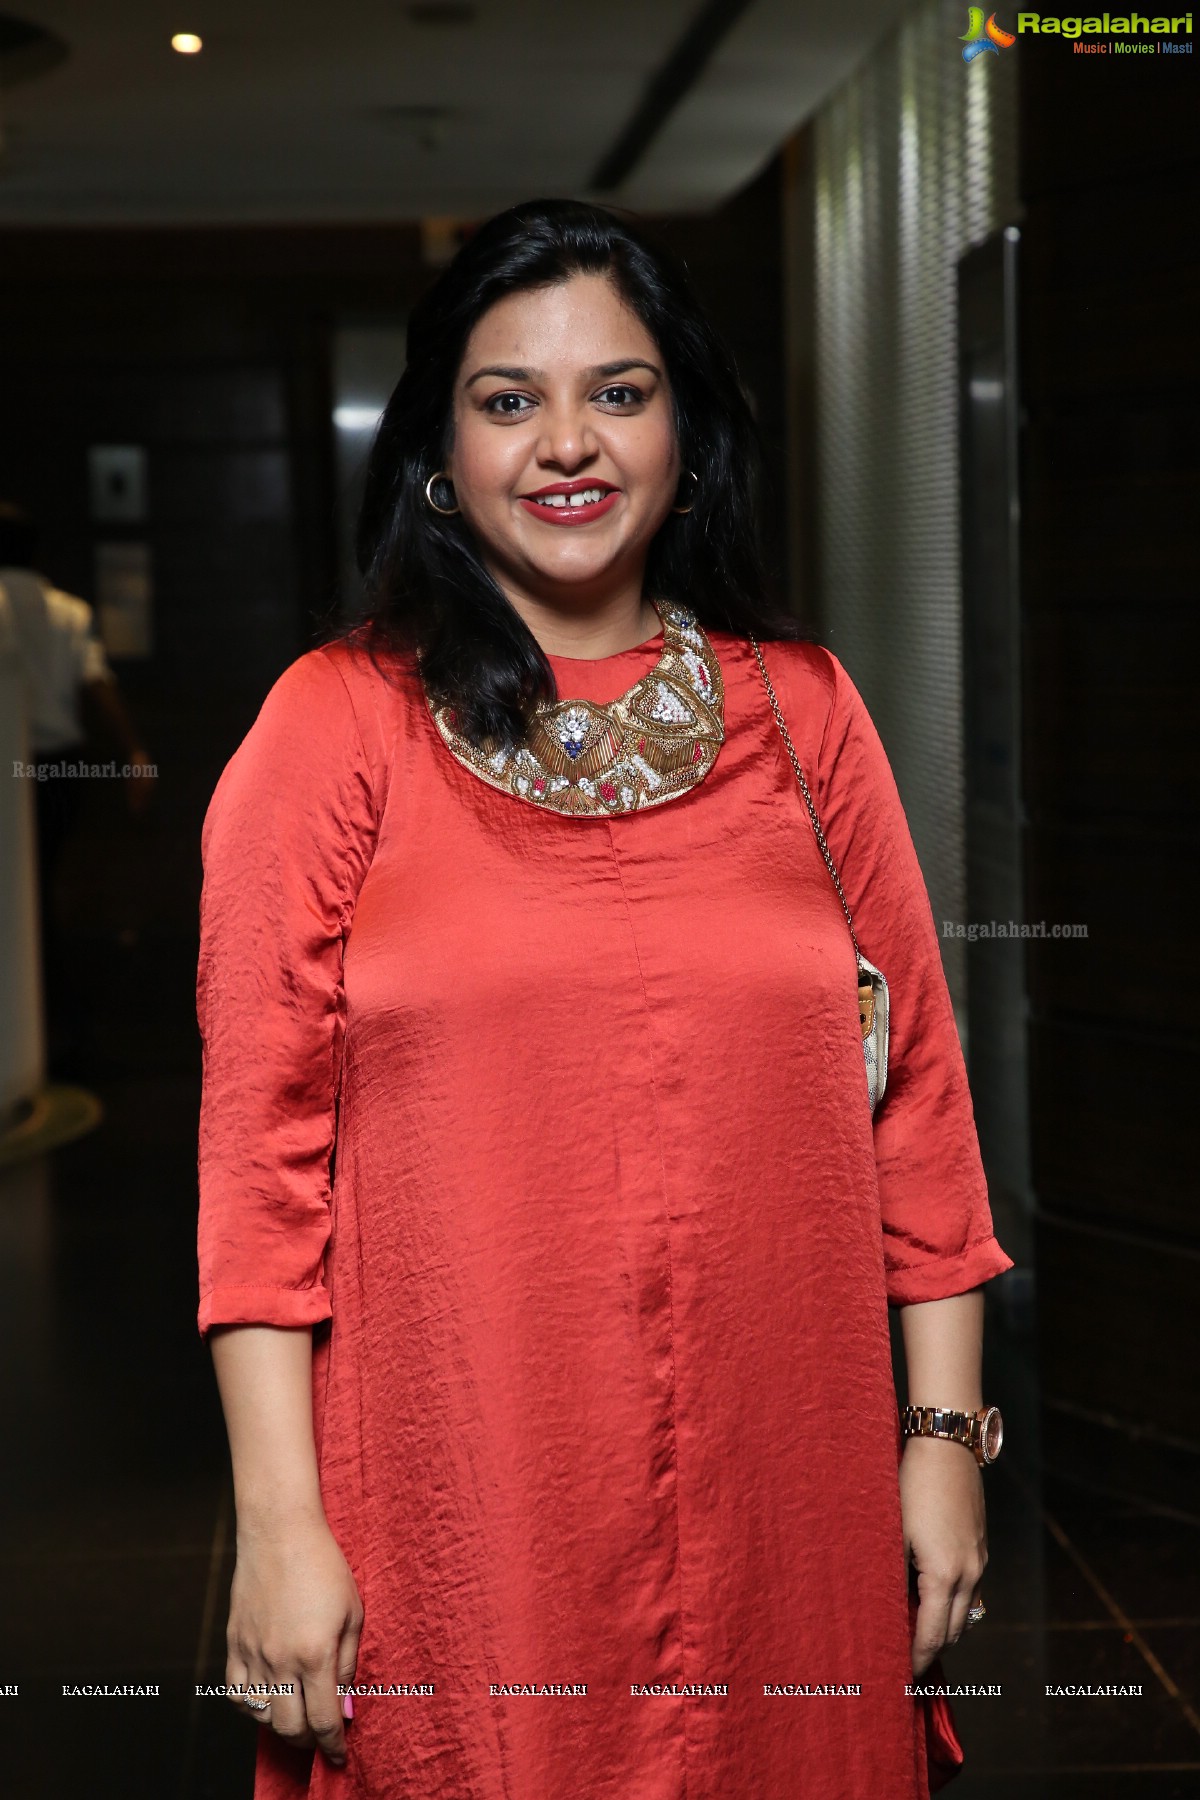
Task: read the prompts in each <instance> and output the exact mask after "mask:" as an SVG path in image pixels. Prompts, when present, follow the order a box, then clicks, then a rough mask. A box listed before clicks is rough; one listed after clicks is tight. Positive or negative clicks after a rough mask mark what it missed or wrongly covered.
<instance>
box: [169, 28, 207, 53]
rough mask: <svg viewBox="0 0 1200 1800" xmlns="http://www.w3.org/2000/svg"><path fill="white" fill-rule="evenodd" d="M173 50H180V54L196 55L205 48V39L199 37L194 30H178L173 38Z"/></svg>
mask: <svg viewBox="0 0 1200 1800" xmlns="http://www.w3.org/2000/svg"><path fill="white" fill-rule="evenodd" d="M171 48H172V50H178V52H179V54H180V56H195V55H196V54H197V52H198V51H200V50H203V48H204V39H203V38H198V37H197V36H196V34H195V32H194V31H177V32H176V33H175V36H174V37H173V38H172V39H171Z"/></svg>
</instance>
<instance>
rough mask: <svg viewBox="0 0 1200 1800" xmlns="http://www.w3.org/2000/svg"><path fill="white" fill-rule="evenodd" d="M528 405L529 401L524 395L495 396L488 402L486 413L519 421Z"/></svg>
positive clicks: (485, 407)
mask: <svg viewBox="0 0 1200 1800" xmlns="http://www.w3.org/2000/svg"><path fill="white" fill-rule="evenodd" d="M527 405H529V401H528V400H527V398H526V396H525V395H524V394H493V395H492V397H491V399H490V400H488V401H487V402H486V404H485V406H484V411H485V412H490V413H492V414H495V415H498V416H499V417H500V418H504V419H517V418H520V416H521V411H522V409H523V408H524V407H525V406H527Z"/></svg>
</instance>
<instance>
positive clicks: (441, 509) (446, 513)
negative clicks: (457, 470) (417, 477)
mask: <svg viewBox="0 0 1200 1800" xmlns="http://www.w3.org/2000/svg"><path fill="white" fill-rule="evenodd" d="M449 480H450V477H449V475H447V473H446V471H445V469H438V471H437V472H436V474H433V475H431V476H430V477H429V480H428V481H427V482H426V483H425V498H426V500H427V501H428V502H429V504H430V506H431V507H432V508H433V510H434V512H435V513H441V515H442V517H443V518H444V519H450V518H453V516H454V514H455V513H457V512H461V511H462V507H461V506H439V505H438V503H437V501H436V500H435V499H434V497H433V494H432V493H431V491H430V490H431V489H432V487H433V484H434V482H435V481H449Z"/></svg>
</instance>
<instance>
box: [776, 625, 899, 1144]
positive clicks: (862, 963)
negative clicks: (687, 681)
mask: <svg viewBox="0 0 1200 1800" xmlns="http://www.w3.org/2000/svg"><path fill="white" fill-rule="evenodd" d="M750 642H751V643H752V644H753V646H754V654H755V656H756V657H757V658H758V666H759V668H760V669H761V670H762V678H763V680H764V682H765V683H766V686H767V698H768V700H770V702H771V711H772V712H773V713H774V714H775V722H776V724H777V725H778V726H779V729H780V731H781V732H782V733H783V741H784V743H785V744H786V745H787V753H788V755H789V756H790V757H791V759H792V767H793V769H795V771H796V780H797V781H798V782H799V783H800V792H801V793H802V794H803V795H804V804H805V805H806V806H807V808H808V816H809V818H810V819H811V820H812V828H813V831H814V832H815V834H816V839H817V845H818V847H819V849H820V852H821V855H822V856H823V857H824V858H825V867H826V868H827V869H828V870H829V877H830V880H831V881H832V882H833V885H834V887H835V888H836V890H837V897H838V899H839V900H840V901H841V903H842V911H843V912H844V913H845V915H846V924H847V925H848V926H849V928H850V942H851V943H852V944H853V945H854V957H855V961H856V962H857V964H858V1017H859V1022H860V1024H861V1026H862V1043H863V1060H864V1062H865V1064H866V1070H867V1103H868V1105H869V1106H870V1109H871V1112H872V1114H873V1113H874V1111H875V1108H876V1107H877V1106H878V1105H879V1102H880V1101H881V1100H882V1099H883V1090H884V1088H885V1087H886V1085H887V1059H888V984H887V977H886V976H885V975H884V973H883V971H882V969H877V968H876V967H875V964H874V963H870V962H868V961H867V959H866V957H865V956H864V955H863V953H862V951H861V950H860V949H859V947H858V939H857V938H856V937H855V935H854V921H853V919H852V918H851V917H850V908H849V906H848V905H847V904H846V896H845V894H844V893H843V892H842V884H841V881H840V880H839V879H838V872H837V870H836V868H835V867H834V864H833V857H832V856H831V855H830V854H829V845H828V844H827V843H826V842H825V833H824V832H823V831H822V830H821V821H820V820H819V819H818V817H817V809H816V807H815V806H814V805H813V797H812V795H811V794H810V793H809V791H808V783H807V781H805V779H804V771H803V769H802V768H801V767H800V763H799V760H798V759H797V756H796V752H795V750H794V748H793V747H792V740H791V737H790V736H789V734H788V728H787V725H786V723H785V721H784V717H783V713H782V712H781V711H780V707H779V702H778V700H777V699H776V698H775V689H774V688H773V687H772V686H771V677H770V676H769V675H768V674H767V665H766V663H765V662H764V661H763V656H762V651H761V650H760V649H759V647H758V639H757V638H756V637H753V636H751V639H750Z"/></svg>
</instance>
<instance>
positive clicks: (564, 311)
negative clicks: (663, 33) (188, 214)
mask: <svg viewBox="0 0 1200 1800" xmlns="http://www.w3.org/2000/svg"><path fill="white" fill-rule="evenodd" d="M758 463H759V453H758V440H757V433H756V431H755V427H754V422H753V419H752V418H751V415H750V411H749V407H748V406H747V404H746V400H745V397H744V394H743V392H742V389H741V386H740V383H739V381H738V377H737V371H736V369H735V368H734V365H733V362H732V359H731V357H730V355H729V352H728V350H727V348H726V347H725V345H724V344H723V343H722V342H721V340H720V339H719V338H718V337H717V336H716V334H715V332H714V331H713V329H712V326H711V325H710V323H709V322H708V320H707V318H706V316H705V314H704V311H703V308H702V307H701V305H700V303H699V301H698V299H697V297H696V296H695V294H694V293H693V291H692V289H691V286H690V283H689V281H688V279H687V276H686V274H685V272H684V271H683V269H682V268H680V267H679V266H678V265H677V264H676V263H675V262H674V261H673V260H672V258H671V257H670V256H669V255H668V254H667V253H666V252H665V251H664V250H663V249H662V248H661V247H660V246H658V245H655V244H653V243H652V242H651V240H650V239H649V237H648V236H647V235H646V233H645V231H644V229H643V228H642V227H640V226H638V225H635V224H634V223H633V221H631V220H629V219H627V218H625V217H622V216H621V215H619V214H617V213H615V212H613V211H611V210H609V209H607V208H603V207H593V206H587V205H583V204H581V203H578V202H575V201H570V200H546V201H530V202H527V203H526V204H525V205H523V206H520V207H516V208H514V209H513V210H512V211H511V212H508V213H502V214H500V215H499V216H498V217H497V218H495V219H492V220H489V221H488V223H487V224H485V225H484V226H482V227H481V229H480V230H479V231H478V232H476V233H475V235H474V236H473V237H472V238H471V239H470V240H469V242H468V243H467V244H466V245H465V246H464V248H463V249H462V250H461V251H460V252H459V254H458V256H457V257H455V259H454V261H453V262H452V263H451V264H450V265H449V266H448V267H447V268H446V269H445V270H444V271H443V273H442V275H441V277H440V278H439V280H438V281H437V282H436V283H435V284H434V285H433V287H432V288H431V289H430V290H429V292H428V293H427V294H426V295H425V296H424V297H423V299H422V300H421V302H420V304H419V305H418V306H417V308H416V309H415V310H414V312H413V315H412V318H411V320H410V324H409V334H408V357H407V362H406V366H405V369H404V373H403V374H402V376H401V378H400V381H399V383H398V384H397V387H396V390H395V392H394V393H393V395H392V397H391V400H390V401H389V403H388V406H387V409H386V411H385V412H384V415H383V418H382V420H381V421H380V426H379V431H378V433H377V436H376V440H375V444H374V446H373V449H372V453H371V458H370V462H369V464H368V472H367V484H366V495H365V500H364V505H363V509H362V514H361V518H360V522H359V540H358V542H359V565H360V568H361V570H362V573H363V578H364V582H365V585H366V588H367V592H368V595H369V596H370V603H371V604H370V617H369V624H370V628H371V629H370V632H369V638H370V641H372V642H373V643H374V644H375V645H377V646H383V645H386V646H390V647H392V648H403V649H409V650H413V651H416V652H419V654H420V656H421V666H422V670H423V675H424V680H425V683H426V686H427V688H428V689H429V691H430V692H432V693H434V694H436V695H437V696H438V698H439V699H440V700H442V701H444V702H446V703H447V704H449V705H451V706H454V707H455V708H456V709H457V711H458V714H459V719H460V723H461V726H462V729H463V731H464V732H465V734H466V735H467V736H468V737H469V738H470V739H471V740H472V741H473V742H475V743H477V744H482V743H483V741H484V740H485V739H494V740H495V741H496V742H497V743H500V744H503V745H506V746H508V747H509V748H511V747H512V746H514V745H515V744H516V743H517V742H519V741H520V739H521V738H522V737H523V736H524V734H525V732H526V730H527V728H528V726H529V723H530V721H531V718H532V716H533V709H534V708H535V707H536V705H537V703H538V702H539V701H541V700H546V699H553V698H554V697H555V693H556V684H555V678H554V673H553V670H552V669H551V667H550V665H549V664H548V663H547V662H546V658H545V652H546V651H547V650H549V651H551V652H557V653H559V654H571V653H573V652H574V653H576V654H587V655H592V656H598V655H602V654H610V653H612V652H615V651H620V650H623V649H625V648H627V647H629V646H631V645H635V644H638V643H640V642H642V641H644V640H645V638H646V637H647V636H648V634H650V633H651V632H653V631H654V630H655V629H656V627H657V624H658V620H657V617H656V615H655V614H654V611H653V608H652V606H651V599H652V598H658V599H661V600H665V601H676V602H679V603H681V604H686V605H687V606H689V607H690V608H691V609H692V610H693V612H694V613H695V615H696V617H697V618H698V619H699V620H700V622H701V623H702V624H705V625H711V626H716V627H724V628H727V629H733V630H736V631H739V632H746V631H756V632H758V633H760V634H763V635H766V636H769V637H777V638H785V639H795V638H798V637H801V636H802V635H803V633H802V632H801V629H800V627H799V625H798V623H797V621H796V620H795V619H794V618H793V617H792V616H791V615H790V614H789V613H787V612H785V611H783V610H782V609H781V608H779V607H778V606H775V605H773V604H772V603H771V602H770V601H769V600H768V598H767V595H766V583H765V579H764V573H763V569H762V564H761V561H760V555H759V548H758V540H757V530H756V507H755V490H756V482H757V476H758ZM431 484H432V485H431ZM427 489H429V490H430V491H429V493H428V494H427V492H426V490H427ZM597 490H599V497H598V498H589V500H588V503H587V504H584V501H583V499H581V498H576V496H592V495H595V494H596V492H597ZM564 583H566V584H569V586H566V585H564Z"/></svg>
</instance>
